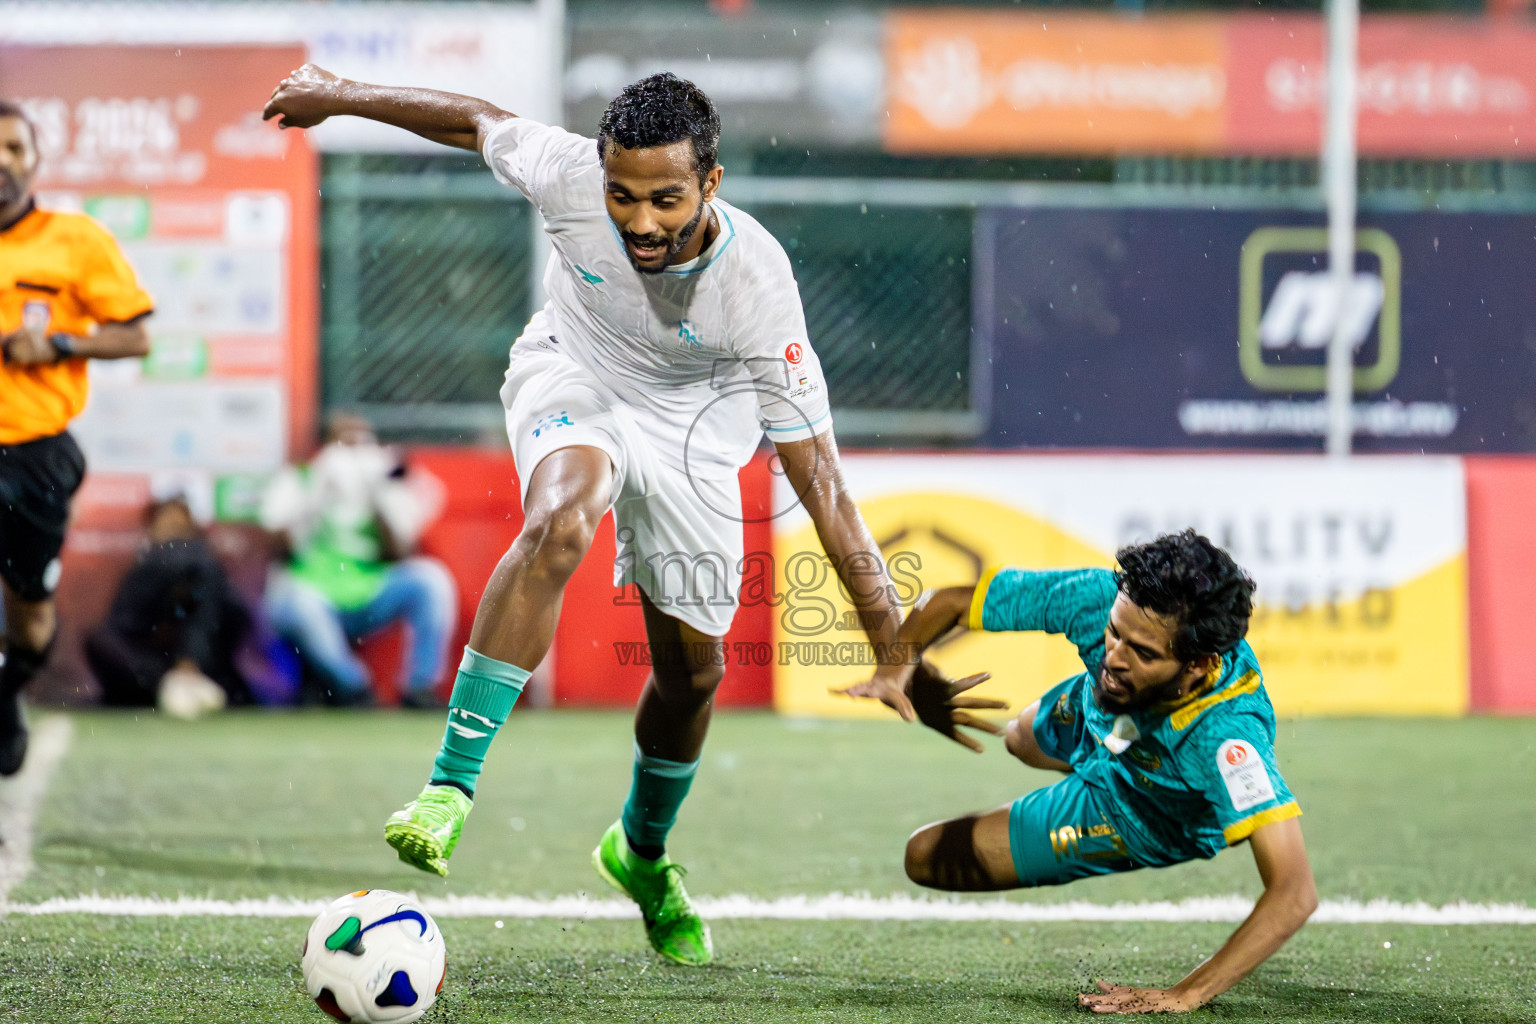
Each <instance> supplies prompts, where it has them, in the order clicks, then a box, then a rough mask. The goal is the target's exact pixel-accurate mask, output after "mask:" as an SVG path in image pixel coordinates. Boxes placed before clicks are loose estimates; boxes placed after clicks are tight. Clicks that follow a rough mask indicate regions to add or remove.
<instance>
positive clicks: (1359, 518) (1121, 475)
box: [773, 454, 1468, 716]
mask: <svg viewBox="0 0 1536 1024" xmlns="http://www.w3.org/2000/svg"><path fill="white" fill-rule="evenodd" d="M843 471H844V475H845V476H846V479H847V482H848V487H849V489H850V491H851V492H852V493H853V494H854V495H856V496H857V499H858V501H859V507H860V509H861V510H862V512H863V514H864V517H865V519H866V520H867V522H868V523H869V527H870V531H871V533H872V534H873V536H874V538H875V541H876V543H877V544H879V546H880V550H881V554H882V555H883V557H884V558H885V560H886V563H887V565H888V566H889V571H890V573H891V578H892V582H893V584H894V585H895V587H896V590H897V598H898V600H900V601H901V602H902V603H904V604H907V605H910V604H911V603H912V602H913V601H914V600H915V599H916V598H917V597H918V595H919V594H920V593H921V592H922V591H924V590H927V589H930V588H935V587H947V586H967V585H974V584H975V583H976V582H977V581H978V580H979V579H980V578H981V576H982V574H983V573H985V572H986V571H987V570H988V569H989V568H992V567H996V566H1001V565H1007V566H1018V567H1023V568H1030V569H1051V568H1078V567H1083V566H1103V567H1106V568H1108V567H1111V566H1112V565H1113V564H1114V554H1115V551H1116V550H1117V549H1118V548H1119V547H1120V546H1122V545H1124V544H1128V543H1135V542H1138V541H1144V540H1149V539H1151V538H1152V537H1154V536H1156V535H1158V534H1161V533H1164V532H1168V531H1173V530H1179V529H1182V528H1184V527H1194V528H1196V529H1198V530H1200V531H1201V532H1203V533H1204V534H1206V535H1207V536H1209V537H1210V538H1211V539H1212V540H1213V541H1215V542H1216V543H1218V544H1220V545H1221V546H1222V547H1224V548H1225V549H1226V550H1228V551H1229V552H1230V553H1231V554H1232V555H1233V557H1234V558H1235V559H1236V560H1237V561H1238V563H1239V564H1240V565H1242V566H1243V567H1244V568H1245V569H1246V570H1247V571H1248V572H1249V573H1250V574H1251V575H1252V576H1253V578H1254V580H1255V581H1256V582H1257V584H1258V590H1257V592H1256V594H1255V603H1256V607H1255V612H1254V617H1253V621H1252V626H1251V629H1250V631H1249V635H1248V641H1249V643H1250V644H1252V645H1253V648H1254V650H1255V652H1256V653H1257V654H1258V657H1259V662H1260V664H1261V665H1262V667H1263V671H1264V679H1265V686H1266V688H1267V689H1268V691H1269V695H1270V698H1271V700H1272V701H1273V702H1274V705H1275V709H1276V711H1277V712H1278V713H1280V714H1282V715H1294V714H1308V715H1319V714H1393V715H1397V714H1402V715H1409V714H1413V715H1446V714H1457V713H1460V712H1462V711H1464V710H1465V709H1466V707H1467V700H1468V682H1467V679H1468V677H1467V613H1466V606H1467V594H1466V538H1467V530H1466V510H1465V497H1464V490H1463V488H1464V480H1463V471H1462V465H1461V462H1460V460H1458V459H1451V458H1433V457H1431V458H1412V459H1409V458H1372V459H1357V460H1353V461H1351V462H1349V463H1340V462H1337V461H1331V460H1327V459H1324V458H1307V457H1285V456H1249V457H1240V456H1198V457H1197V456H1150V457H1149V456H1141V457H1137V456H1099V457H1090V456H1027V455H987V454H944V455H938V454H934V455H869V454H855V455H849V456H846V457H845V458H844V460H843ZM780 486H781V489H782V487H783V486H786V485H783V484H782V482H781V484H780ZM776 500H778V499H776ZM774 553H775V559H776V564H777V568H778V585H777V591H776V593H775V596H776V597H778V598H779V603H778V604H777V605H775V606H774V608H773V612H774V623H775V625H774V630H775V632H774V643H775V648H774V653H775V657H776V662H775V673H776V674H775V703H776V706H777V707H778V708H779V710H781V711H784V712H787V713H791V714H811V715H865V716H878V715H880V714H889V712H887V711H886V710H885V709H884V708H881V707H879V706H877V705H873V704H871V703H854V702H853V701H850V700H848V699H847V698H843V697H839V696H836V695H834V694H831V693H830V692H829V689H830V688H835V687H841V686H846V685H848V684H849V683H851V682H854V681H857V680H859V679H863V678H868V676H869V675H870V673H871V672H872V671H873V669H872V666H871V663H870V662H871V659H870V648H869V646H868V645H867V644H866V643H865V642H864V638H863V634H862V633H861V632H860V631H859V630H858V629H857V624H856V622H855V621H854V619H853V616H852V607H853V606H852V604H851V603H850V602H849V601H848V600H847V599H846V597H845V595H844V594H843V593H841V592H840V587H839V584H838V583H837V581H836V578H835V576H834V575H833V574H832V572H831V569H830V567H829V566H828V565H827V563H826V560H825V557H824V556H823V555H822V554H821V549H820V547H819V545H818V543H817V540H816V535H815V531H814V528H813V527H812V526H811V524H810V521H809V518H808V517H807V516H805V515H804V513H803V511H799V510H797V513H796V514H794V515H786V516H784V517H782V518H781V519H780V520H779V521H777V522H776V524H775V538H774ZM932 656H933V660H934V661H935V663H936V664H938V665H939V666H940V667H941V668H943V669H944V670H946V671H948V672H949V673H950V674H951V675H953V676H955V677H959V676H961V675H965V674H969V673H972V672H980V671H990V672H992V673H993V679H992V680H991V682H989V683H987V684H985V685H984V687H983V688H982V689H979V690H978V691H977V692H978V693H986V694H989V695H993V696H999V697H1003V698H1005V699H1007V700H1008V701H1009V702H1010V703H1011V705H1012V708H1013V710H1014V711H1015V712H1017V711H1019V710H1022V709H1023V708H1024V707H1025V706H1027V705H1028V704H1030V703H1031V702H1032V701H1034V700H1035V699H1036V698H1037V697H1038V696H1039V695H1040V694H1041V693H1043V692H1044V691H1045V690H1046V689H1047V688H1049V687H1050V686H1052V685H1054V684H1055V683H1057V682H1059V681H1060V680H1062V679H1064V678H1066V677H1068V676H1070V675H1075V674H1076V673H1078V672H1081V671H1083V666H1082V664H1081V663H1080V662H1079V661H1078V658H1077V653H1076V651H1075V650H1074V649H1073V648H1072V646H1071V645H1070V644H1068V643H1067V642H1066V640H1065V639H1063V638H1062V637H1059V636H1057V637H1049V636H1045V635H1041V634H991V633H988V634H980V633H962V634H961V635H960V636H959V637H958V639H954V640H953V641H951V642H949V643H945V644H941V645H940V646H938V647H937V648H935V649H934V651H933V655H932Z"/></svg>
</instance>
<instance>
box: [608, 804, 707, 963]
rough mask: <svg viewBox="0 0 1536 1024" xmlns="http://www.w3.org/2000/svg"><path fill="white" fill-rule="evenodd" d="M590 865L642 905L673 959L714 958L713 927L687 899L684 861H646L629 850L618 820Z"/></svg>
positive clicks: (657, 942) (660, 946)
mask: <svg viewBox="0 0 1536 1024" xmlns="http://www.w3.org/2000/svg"><path fill="white" fill-rule="evenodd" d="M592 866H593V867H595V868H596V869H597V873H598V874H600V875H602V876H603V879H604V880H605V881H606V882H607V883H608V884H609V885H611V886H613V887H614V888H615V889H617V890H619V892H622V893H623V894H624V895H626V896H628V897H629V898H630V899H632V900H634V901H635V902H636V903H638V904H639V905H640V916H641V917H643V918H644V919H645V934H646V937H647V938H649V939H650V940H651V946H652V947H653V948H654V949H655V950H656V952H658V953H660V954H661V955H662V956H664V957H666V958H667V959H668V960H671V961H672V962H673V963H675V964H684V965H686V966H689V967H702V966H703V965H705V964H707V963H709V962H710V961H711V960H713V959H714V956H715V950H714V946H713V945H712V944H711V943H710V941H709V926H708V925H706V924H705V923H704V919H703V918H701V917H699V915H698V912H697V911H695V910H694V909H693V904H692V903H690V902H688V891H687V890H686V889H684V888H683V875H685V874H686V873H687V872H686V871H684V870H683V866H682V865H681V864H674V863H672V859H671V858H670V857H667V856H665V855H663V856H662V857H661V859H660V860H654V861H652V860H646V859H645V858H644V857H637V856H635V855H634V854H633V853H631V852H630V849H629V840H627V839H626V838H624V826H623V825H622V824H621V823H620V822H617V821H616V822H614V823H613V826H612V827H611V828H609V829H608V831H607V832H604V833H603V839H602V841H601V842H600V843H598V844H597V849H595V850H593V851H592Z"/></svg>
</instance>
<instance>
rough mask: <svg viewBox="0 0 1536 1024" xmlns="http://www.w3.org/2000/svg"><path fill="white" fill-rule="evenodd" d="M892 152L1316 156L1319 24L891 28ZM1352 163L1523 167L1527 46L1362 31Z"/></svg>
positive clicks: (933, 21) (1468, 32)
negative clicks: (1439, 160) (1519, 161)
mask: <svg viewBox="0 0 1536 1024" xmlns="http://www.w3.org/2000/svg"><path fill="white" fill-rule="evenodd" d="M885 52H886V68H887V71H886V74H887V82H886V85H887V89H886V91H887V96H888V101H889V116H888V118H887V119H886V122H885V126H884V129H883V131H884V139H885V144H886V147H887V148H888V149H890V150H892V151H893V152H901V153H977V154H991V153H1010V152H1058V153H1105V152H1107V153H1115V152H1131V153H1148V152H1174V153H1222V154H1256V155H1289V154H1306V153H1315V152H1316V151H1317V150H1318V148H1319V146H1320V144H1321V140H1322V116H1323V115H1322V104H1323V101H1324V99H1325V92H1326V78H1327V75H1326V59H1325V47H1324V27H1323V22H1322V19H1321V18H1320V17H1318V16H1316V15H1312V14H1282V15H1256V14H1255V15H1248V14H1244V15H1228V16H1214V15H1162V16H1155V17H1146V18H1136V19H1126V18H1121V17H1117V16H1114V15H1107V14H1069V15H1062V14H1056V13H1051V14H1048V15H1042V14H1040V13H1038V12H1030V13H1025V12H1021V11H1008V12H987V13H979V12H964V11H958V12H956V11H943V10H928V11H919V10H899V11H894V12H892V13H891V14H889V15H887V20H886V36H885ZM1359 62H1360V83H1359V96H1360V122H1359V147H1360V152H1361V153H1362V154H1364V155H1367V156H1382V157H1399V156H1401V157H1411V156H1455V157H1478V156H1486V157H1513V158H1521V157H1523V156H1524V154H1525V153H1527V152H1529V151H1530V150H1531V148H1532V146H1533V145H1536V28H1530V27H1526V26H1521V25H1516V24H1512V23H1510V22H1507V21H1486V20H1482V19H1464V18H1449V17H1443V16H1430V17H1424V16H1385V17H1367V18H1364V19H1363V20H1362V22H1361V27H1360V49H1359Z"/></svg>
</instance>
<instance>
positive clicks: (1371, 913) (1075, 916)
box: [0, 893, 1536, 925]
mask: <svg viewBox="0 0 1536 1024" xmlns="http://www.w3.org/2000/svg"><path fill="white" fill-rule="evenodd" d="M328 902H329V901H328V900H297V899H287V898H284V897H280V896H269V897H267V898H265V899H248V900H212V899H197V898H193V897H187V896H181V897H177V898H176V899H161V898H159V897H154V896H143V897H138V896H95V895H92V896H76V897H72V898H63V897H59V898H55V899H50V900H46V901H44V902H42V903H36V904H23V903H10V904H4V903H0V915H5V914H18V915H26V916H35V915H43V914H94V915H105V916H120V917H300V918H302V917H312V916H314V915H316V914H318V913H319V912H320V911H321V910H322V909H323V908H324V907H325V906H326V904H327V903H328ZM421 902H422V903H423V905H424V906H425V907H426V908H427V910H428V911H429V912H430V913H432V914H433V915H435V916H437V917H443V918H449V917H455V918H459V917H502V918H558V919H562V920H569V919H618V918H633V917H637V916H638V914H637V912H636V909H635V905H634V904H633V903H630V902H628V901H627V900H617V899H593V898H592V897H590V896H585V895H582V896H557V897H554V898H551V899H533V898H530V897H524V896H501V897H488V896H438V897H432V896H428V897H425V898H423V899H422V900H421ZM694 904H695V905H696V906H697V907H698V909H699V912H700V913H701V914H703V916H704V917H706V918H711V919H714V920H717V921H719V920H731V919H735V920H780V921H999V922H1015V921H1023V922H1037V921H1163V922H1182V921H1195V922H1204V921H1209V922H1218V921H1225V922H1235V921H1241V920H1242V919H1243V918H1244V917H1246V916H1247V915H1248V912H1249V911H1250V910H1252V909H1253V901H1252V900H1249V899H1245V898H1244V897H1241V896H1218V897H1202V898H1198V899H1188V900H1183V901H1181V902H1178V903H1170V902H1148V903H1116V904H1103V903H1086V902H1083V901H1081V900H1074V901H1072V902H1070V903H1023V902H1014V901H1011V900H1001V899H987V900H974V901H961V900H946V899H925V898H922V897H916V898H914V897H911V896H882V897H875V896H867V895H843V894H840V893H834V894H831V895H827V896H784V897H780V898H778V899H770V900H765V899H758V898H756V897H752V896H724V897H716V898H710V897H707V896H706V897H702V898H699V899H696V900H694ZM1312 921H1313V922H1314V923H1317V924H1427V925H1453V924H1456V925H1463V924H1464V925H1475V924H1536V907H1527V906H1523V905H1520V904H1514V903H1493V904H1490V903H1465V902H1462V903H1447V904H1446V905H1444V906H1440V907H1436V906H1431V905H1430V904H1428V903H1399V902H1396V901H1393V900H1371V901H1369V902H1367V903H1361V902H1358V901H1355V900H1324V901H1323V903H1322V905H1321V906H1319V907H1318V909H1317V913H1315V914H1314V915H1312Z"/></svg>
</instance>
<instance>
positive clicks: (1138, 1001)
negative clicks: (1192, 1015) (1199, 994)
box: [1077, 981, 1200, 1013]
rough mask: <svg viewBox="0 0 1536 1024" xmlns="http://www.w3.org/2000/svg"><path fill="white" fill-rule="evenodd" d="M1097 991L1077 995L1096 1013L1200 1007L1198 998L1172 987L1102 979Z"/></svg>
mask: <svg viewBox="0 0 1536 1024" xmlns="http://www.w3.org/2000/svg"><path fill="white" fill-rule="evenodd" d="M1096 984H1097V985H1098V989H1099V990H1098V991H1097V992H1084V993H1083V994H1082V995H1080V996H1078V997H1077V1003H1078V1005H1079V1006H1083V1007H1086V1008H1087V1009H1090V1010H1092V1011H1093V1012H1094V1013H1186V1012H1188V1011H1189V1010H1193V1009H1196V1008H1198V1007H1199V1006H1200V1002H1199V1000H1196V999H1191V998H1190V997H1188V996H1182V995H1180V994H1179V993H1178V992H1177V991H1176V990H1175V989H1171V988H1133V987H1131V986H1130V985H1111V984H1110V983H1109V982H1107V981H1099V982H1097V983H1096Z"/></svg>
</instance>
